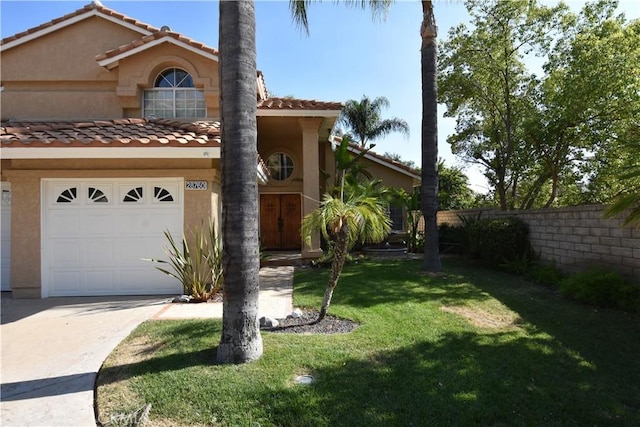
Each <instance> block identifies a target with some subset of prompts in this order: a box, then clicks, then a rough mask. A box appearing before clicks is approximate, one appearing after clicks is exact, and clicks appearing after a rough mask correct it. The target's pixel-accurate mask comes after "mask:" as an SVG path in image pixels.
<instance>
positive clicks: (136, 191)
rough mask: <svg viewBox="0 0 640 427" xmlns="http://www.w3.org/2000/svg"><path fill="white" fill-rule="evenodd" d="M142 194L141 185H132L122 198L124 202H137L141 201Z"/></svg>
mask: <svg viewBox="0 0 640 427" xmlns="http://www.w3.org/2000/svg"><path fill="white" fill-rule="evenodd" d="M143 195H144V189H143V188H142V187H134V188H132V189H131V190H129V191H128V192H127V194H125V195H124V199H122V201H123V202H125V203H138V202H141V201H142V197H143Z"/></svg>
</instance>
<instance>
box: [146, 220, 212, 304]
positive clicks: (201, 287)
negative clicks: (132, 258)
mask: <svg viewBox="0 0 640 427" xmlns="http://www.w3.org/2000/svg"><path fill="white" fill-rule="evenodd" d="M202 228H204V227H201V228H200V229H198V228H196V229H194V230H193V232H192V233H193V243H192V245H189V244H188V243H187V239H186V238H185V237H184V236H183V237H182V242H181V244H178V243H177V242H176V241H175V240H174V238H173V236H171V234H170V233H169V232H168V231H165V232H164V235H165V237H166V238H167V240H168V242H169V247H167V248H165V252H166V253H167V255H168V256H169V261H163V260H159V259H151V260H149V261H154V262H157V263H160V264H168V265H169V266H170V267H171V269H170V270H167V269H165V268H162V267H156V268H157V269H158V270H160V271H161V272H163V273H164V274H167V275H169V276H171V277H174V278H176V279H178V280H179V281H180V282H181V283H182V287H183V290H184V293H185V294H187V295H190V296H191V297H192V298H193V299H192V301H193V302H205V301H208V300H209V299H210V298H211V297H212V296H213V295H214V294H215V293H216V292H218V291H219V290H220V289H221V287H222V249H221V247H220V240H219V239H218V236H217V235H216V230H215V225H214V224H213V222H212V221H209V229H208V230H207V233H206V235H205V232H204V231H203V230H202Z"/></svg>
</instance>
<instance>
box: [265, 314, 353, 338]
mask: <svg viewBox="0 0 640 427" xmlns="http://www.w3.org/2000/svg"><path fill="white" fill-rule="evenodd" d="M318 314H319V313H318V312H317V311H314V310H306V311H303V312H302V315H301V316H300V317H295V318H294V317H292V316H289V317H287V318H286V319H278V323H279V324H278V327H276V328H270V329H265V330H268V331H270V332H277V333H289V334H344V333H348V332H351V331H353V330H355V329H356V328H357V327H358V324H357V323H356V322H354V321H351V320H347V319H340V318H339V317H334V316H331V315H327V316H325V318H324V319H322V321H321V322H318V323H313V322H314V321H315V320H316V319H317V318H318Z"/></svg>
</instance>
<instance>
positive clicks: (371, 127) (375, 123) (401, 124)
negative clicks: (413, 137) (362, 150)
mask: <svg viewBox="0 0 640 427" xmlns="http://www.w3.org/2000/svg"><path fill="white" fill-rule="evenodd" d="M389 105H390V104H389V100H388V99H387V98H385V97H384V96H379V97H377V98H375V99H374V100H373V101H372V100H370V99H369V97H367V96H362V99H361V100H360V101H356V100H355V99H350V100H349V101H347V102H346V104H345V106H344V108H343V109H342V114H341V116H340V123H341V124H343V125H345V126H346V127H347V129H348V132H350V133H352V134H354V135H355V136H356V137H357V138H358V141H359V142H360V146H361V147H366V146H367V141H369V140H373V139H377V138H380V137H383V136H386V135H388V134H390V133H391V132H400V133H402V134H404V135H406V136H408V135H409V125H408V124H407V122H405V121H404V120H402V119H399V118H397V117H394V118H391V119H384V120H383V119H382V118H381V113H382V109H383V108H389Z"/></svg>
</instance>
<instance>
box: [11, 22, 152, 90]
mask: <svg viewBox="0 0 640 427" xmlns="http://www.w3.org/2000/svg"><path fill="white" fill-rule="evenodd" d="M140 37H141V34H140V33H137V32H134V31H132V30H129V29H127V28H124V27H122V26H120V25H117V24H114V23H112V22H109V21H106V20H104V19H101V18H97V17H91V18H88V19H85V20H83V21H80V22H78V23H75V24H73V25H70V26H67V27H65V28H62V29H60V30H58V31H55V32H53V33H50V34H47V35H44V36H42V37H39V38H37V39H34V40H32V41H29V42H27V43H24V44H22V45H20V46H19V47H15V48H12V49H9V50H6V51H4V52H2V71H1V75H2V81H27V82H30V81H63V82H69V81H76V82H82V81H93V80H110V81H117V79H118V76H117V74H114V73H112V72H109V71H108V70H106V69H105V68H103V67H100V66H99V65H98V63H97V62H96V60H95V57H96V55H99V54H101V53H104V52H106V51H108V50H111V49H114V48H116V47H118V46H121V45H124V44H127V43H129V42H131V41H133V40H135V39H139V38H140ZM53 52H55V54H52V53H53ZM33 64H40V65H39V66H35V67H34V65H33Z"/></svg>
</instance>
